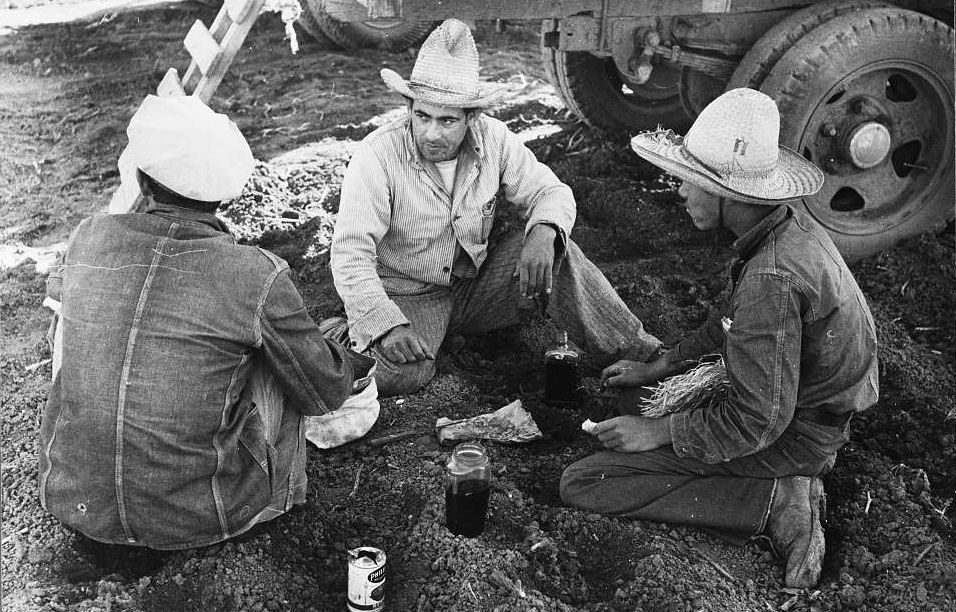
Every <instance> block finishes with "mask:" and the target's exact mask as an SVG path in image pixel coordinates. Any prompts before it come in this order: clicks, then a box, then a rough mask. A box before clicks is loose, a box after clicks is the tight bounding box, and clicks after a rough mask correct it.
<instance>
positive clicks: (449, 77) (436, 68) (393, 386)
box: [323, 19, 660, 395]
mask: <svg viewBox="0 0 956 612" xmlns="http://www.w3.org/2000/svg"><path fill="white" fill-rule="evenodd" d="M382 78H383V79H384V80H385V83H386V84H387V85H388V87H390V88H391V89H393V90H394V91H396V92H398V93H400V94H402V96H404V97H405V99H406V100H407V103H408V110H409V112H408V115H407V117H405V118H404V119H402V120H400V121H397V122H395V123H393V124H391V125H387V126H384V127H382V128H380V129H378V130H376V131H375V132H373V133H372V134H370V135H369V136H367V137H366V138H365V139H364V140H363V142H362V144H361V145H360V146H359V148H358V150H357V151H356V152H355V154H354V155H353V157H352V160H351V161H350V163H349V166H348V170H347V171H346V174H345V179H344V182H343V184H342V197H341V204H340V208H339V214H338V219H337V221H336V226H335V233H334V237H333V240H332V254H331V259H332V272H333V275H334V279H335V286H336V289H337V290H338V292H339V295H340V296H341V297H342V300H343V302H344V303H345V311H346V315H347V317H348V321H347V326H346V323H345V321H344V320H342V319H341V318H339V319H338V320H329V321H326V322H325V323H323V325H324V326H326V328H327V329H328V330H329V333H330V334H337V335H338V337H341V336H344V334H345V333H347V334H348V337H349V339H350V341H351V344H352V347H353V348H354V349H355V350H357V351H363V352H368V353H369V354H371V355H373V356H375V357H376V359H377V360H378V362H379V365H378V371H377V373H376V379H377V381H378V387H379V392H380V393H382V394H383V395H393V394H398V393H411V392H414V391H417V390H418V389H420V388H421V387H422V386H424V385H425V384H426V383H427V382H428V381H429V380H430V379H431V378H432V376H433V375H434V373H435V362H434V358H435V354H436V353H437V352H438V349H439V347H440V346H441V344H442V341H443V339H444V338H445V335H446V333H447V332H448V331H453V332H456V333H462V334H465V333H481V332H485V331H490V330H494V329H500V328H503V327H506V326H509V325H513V324H515V323H518V322H519V319H520V316H519V314H520V313H521V311H522V310H523V309H527V308H528V307H529V306H530V307H531V308H534V306H535V304H539V305H541V307H544V306H546V309H545V310H546V313H547V314H548V315H549V316H550V317H551V318H552V319H553V320H554V321H555V322H556V324H557V325H558V326H559V327H560V328H562V329H565V330H567V331H568V335H569V337H570V338H571V339H572V340H574V341H575V342H577V343H578V344H579V345H581V346H582V347H583V348H584V349H585V350H587V351H588V352H589V354H590V355H591V356H592V357H593V358H594V359H595V361H596V363H598V364H601V363H602V362H603V364H608V363H611V362H613V361H614V360H615V359H617V358H620V357H621V356H624V355H630V356H631V358H633V359H638V360H645V359H647V358H649V357H651V356H652V355H654V353H655V351H656V350H657V349H658V347H659V346H660V342H659V341H658V340H657V339H656V338H654V337H653V336H651V335H650V334H648V333H647V332H645V330H644V328H643V325H642V324H641V321H640V320H639V319H638V318H637V317H635V316H634V315H633V314H632V313H631V312H630V311H629V310H628V308H627V306H626V305H625V304H624V303H623V302H622V301H621V299H620V298H619V297H618V296H617V294H616V293H614V290H613V288H612V287H611V286H610V284H609V283H608V281H607V279H605V278H604V276H603V275H602V274H601V272H600V271H599V270H598V269H597V268H596V267H595V266H594V265H593V264H592V263H591V262H590V261H588V260H587V258H585V256H584V255H583V254H582V253H581V251H580V249H579V248H578V247H577V246H576V245H575V244H574V243H573V242H571V241H570V240H569V238H568V236H569V234H570V233H571V227H572V225H573V224H574V218H575V202H574V196H573V195H572V193H571V189H570V188H569V187H568V186H567V185H565V184H563V183H561V182H560V181H559V180H558V179H557V177H555V175H554V173H553V172H551V170H550V169H549V168H548V167H547V166H545V165H544V164H541V163H540V162H538V161H537V160H536V159H535V157H534V155H533V154H532V153H531V151H530V150H528V148H527V147H525V146H524V145H523V143H522V142H521V141H520V140H519V139H518V137H517V136H515V135H514V134H512V133H511V132H510V131H509V130H508V128H507V126H505V124H504V123H502V122H501V121H498V120H496V119H493V118H490V117H487V116H484V115H482V114H481V111H482V109H484V108H486V107H488V106H489V105H491V104H492V103H493V102H494V101H495V100H496V99H497V98H498V97H499V92H497V91H494V90H489V89H488V88H487V87H486V86H484V85H483V84H482V83H481V82H480V81H479V79H478V52H477V49H476V48H475V42H474V39H473V38H472V35H471V31H470V30H469V29H468V26H466V25H465V24H464V23H462V22H460V21H458V20H455V19H449V20H447V21H445V22H444V23H443V24H441V26H439V27H438V28H437V29H435V31H433V32H432V34H431V35H430V36H429V37H428V39H427V40H426V41H425V43H424V44H423V45H422V48H421V50H420V51H419V54H418V58H417V60H416V62H415V66H414V68H413V70H412V74H411V78H410V79H408V80H405V79H403V78H402V77H401V76H399V75H398V74H397V73H396V72H394V71H392V70H382ZM499 191H502V192H503V194H504V196H505V198H506V199H507V200H508V201H509V202H511V203H512V204H514V205H516V206H517V207H518V208H519V209H520V211H521V213H522V215H523V217H524V219H525V223H524V231H523V232H521V233H515V234H513V235H508V236H505V237H503V238H501V239H498V237H497V236H493V235H492V226H493V224H494V221H495V208H496V202H497V200H496V194H497V193H498V192H499ZM346 329H347V332H346ZM621 338H625V339H626V341H625V342H623V343H622V342H621V341H620V339H621Z"/></svg>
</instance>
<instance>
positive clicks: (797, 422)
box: [561, 414, 849, 544]
mask: <svg viewBox="0 0 956 612" xmlns="http://www.w3.org/2000/svg"><path fill="white" fill-rule="evenodd" d="M665 418H666V417H665ZM848 427H849V424H848V423H845V424H843V425H821V424H818V423H816V422H812V421H810V420H808V419H806V418H800V417H799V414H798V416H797V417H796V418H794V419H793V421H791V423H790V426H789V427H788V428H787V429H786V430H785V431H784V432H783V434H782V435H781V436H780V438H778V439H777V441H776V442H774V443H773V444H771V445H770V446H769V447H767V448H765V449H764V450H762V451H760V452H758V453H755V454H753V455H747V456H745V457H738V458H736V459H731V460H730V461H725V462H722V463H716V464H709V463H703V462H701V461H698V460H696V459H691V458H686V457H678V456H677V455H676V454H675V453H674V449H673V448H672V447H671V446H665V447H662V448H659V449H656V450H653V451H648V452H642V453H620V452H616V451H608V450H605V451H600V452H598V453H595V454H594V455H591V456H589V457H586V458H584V459H581V460H580V461H577V462H576V463H573V464H572V465H571V466H569V467H568V468H567V469H566V470H565V471H564V474H562V476H561V499H562V500H563V501H564V503H565V504H568V505H570V506H576V507H578V508H583V509H585V510H589V511H591V512H596V513H599V514H607V515H614V516H621V517H625V518H631V519H641V520H646V521H656V522H660V523H670V524H675V525H689V526H694V527H698V528H701V529H703V530H705V531H708V532H710V533H713V534H715V535H717V536H719V537H722V538H723V539H725V540H728V541H730V542H733V543H735V544H742V543H743V542H746V541H747V540H748V539H750V538H752V537H753V536H755V535H757V534H758V533H760V532H761V531H763V529H764V527H765V526H766V522H767V516H768V514H769V512H770V505H771V502H772V501H773V494H774V491H775V489H776V484H777V479H778V478H781V477H785V476H817V475H820V474H821V473H823V472H825V471H827V470H829V469H830V468H831V467H832V466H833V462H834V461H835V459H836V453H837V450H839V448H840V447H841V446H842V445H843V443H844V442H845V441H846V439H847V431H848Z"/></svg>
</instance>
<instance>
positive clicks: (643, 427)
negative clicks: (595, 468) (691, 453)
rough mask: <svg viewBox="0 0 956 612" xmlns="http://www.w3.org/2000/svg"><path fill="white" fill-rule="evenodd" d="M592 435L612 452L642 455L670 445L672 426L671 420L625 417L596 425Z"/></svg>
mask: <svg viewBox="0 0 956 612" xmlns="http://www.w3.org/2000/svg"><path fill="white" fill-rule="evenodd" d="M591 435H592V436H595V437H596V438H597V439H598V440H600V441H601V443H602V444H604V447H605V448H608V449H610V450H614V451H618V452H621V453H640V452H644V451H649V450H654V449H655V448H660V447H661V446H665V445H667V444H670V443H671V425H670V419H669V418H662V419H650V418H647V417H642V416H637V415H625V416H619V417H614V418H613V419H608V420H606V421H601V422H599V423H596V424H595V425H594V428H593V429H591Z"/></svg>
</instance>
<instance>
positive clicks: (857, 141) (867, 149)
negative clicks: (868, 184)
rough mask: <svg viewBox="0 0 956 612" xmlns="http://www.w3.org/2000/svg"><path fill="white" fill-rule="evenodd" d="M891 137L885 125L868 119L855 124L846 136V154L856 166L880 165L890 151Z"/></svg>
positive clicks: (864, 167) (862, 167) (863, 167)
mask: <svg viewBox="0 0 956 612" xmlns="http://www.w3.org/2000/svg"><path fill="white" fill-rule="evenodd" d="M892 144H893V139H892V138H891V137H890V131H889V130H888V129H886V126H885V125H883V124H882V123H877V122H876V121H868V122H866V123H862V124H860V125H858V126H856V127H855V128H854V129H853V131H852V132H851V133H850V137H849V138H847V142H846V151H847V156H848V157H849V159H850V161H852V162H853V165H854V166H856V167H857V168H861V169H864V170H865V169H867V168H872V167H874V166H878V165H880V163H882V162H883V160H884V159H886V156H887V155H888V154H889V152H890V146H891V145H892Z"/></svg>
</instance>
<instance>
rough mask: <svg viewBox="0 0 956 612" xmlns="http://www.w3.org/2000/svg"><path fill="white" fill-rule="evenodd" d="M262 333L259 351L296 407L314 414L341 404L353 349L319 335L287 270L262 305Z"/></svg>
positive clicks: (349, 382) (348, 387) (278, 276)
mask: <svg viewBox="0 0 956 612" xmlns="http://www.w3.org/2000/svg"><path fill="white" fill-rule="evenodd" d="M259 329H260V334H261V344H260V347H259V348H260V349H261V350H262V352H263V354H264V356H265V359H266V362H267V363H268V365H269V366H270V368H271V370H272V371H273V372H274V373H275V376H276V379H277V380H278V382H279V385H280V386H281V387H282V390H283V392H284V393H285V396H286V397H287V398H288V399H289V401H290V403H291V405H292V406H293V407H295V408H296V409H297V410H299V412H301V413H302V414H304V415H316V414H324V413H326V412H330V411H332V410H335V409H337V408H339V407H340V406H341V405H342V402H344V401H345V399H346V398H347V397H348V396H349V394H350V393H351V392H352V378H353V359H351V358H350V356H349V352H350V351H349V349H347V348H346V347H343V346H341V345H339V344H337V343H335V342H331V341H329V340H326V339H325V338H324V337H323V336H322V334H321V332H319V328H318V326H317V325H316V324H315V321H313V320H312V317H310V316H309V313H308V312H307V311H306V309H305V304H304V303H303V302H302V297H301V296H300V295H299V292H298V291H297V290H296V288H295V286H294V285H293V284H292V279H291V278H290V277H289V269H288V268H283V269H280V270H278V271H277V274H276V276H275V278H274V280H273V282H272V284H271V287H270V288H269V289H268V293H267V294H266V295H265V298H264V300H263V301H262V311H261V316H260V317H259ZM360 374H364V372H361V373H360Z"/></svg>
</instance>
